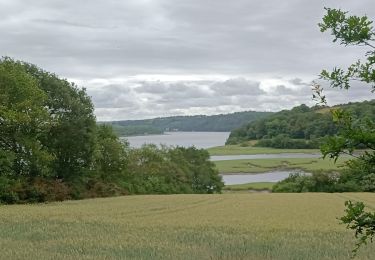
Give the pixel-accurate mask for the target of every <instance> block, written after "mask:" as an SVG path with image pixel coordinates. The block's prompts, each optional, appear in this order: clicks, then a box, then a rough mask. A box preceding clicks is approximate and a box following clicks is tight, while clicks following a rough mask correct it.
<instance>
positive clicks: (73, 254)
mask: <svg viewBox="0 0 375 260" xmlns="http://www.w3.org/2000/svg"><path fill="white" fill-rule="evenodd" d="M348 198H352V199H353V198H355V199H361V200H364V201H366V203H367V204H369V205H370V206H372V207H374V206H375V195H374V194H225V195H167V196H129V197H117V198H108V199H92V200H84V201H69V202H62V203H51V204H42V205H15V206H0V231H1V232H0V245H1V249H2V251H1V254H0V259H348V258H349V256H350V249H351V248H352V246H353V242H354V241H353V234H352V232H349V231H347V230H346V229H345V227H344V226H343V225H339V224H338V220H337V219H336V218H337V217H339V216H341V215H342V214H343V209H344V206H343V205H344V201H345V200H346V199H348ZM374 249H375V247H374V245H371V244H370V245H369V246H367V247H364V248H363V249H362V250H361V251H360V252H359V258H360V259H373V252H374Z"/></svg>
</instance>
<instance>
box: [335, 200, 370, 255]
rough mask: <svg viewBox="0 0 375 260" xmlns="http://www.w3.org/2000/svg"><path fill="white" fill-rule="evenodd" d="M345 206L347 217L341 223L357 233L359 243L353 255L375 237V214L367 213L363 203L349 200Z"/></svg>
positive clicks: (342, 218)
mask: <svg viewBox="0 0 375 260" xmlns="http://www.w3.org/2000/svg"><path fill="white" fill-rule="evenodd" d="M345 206H346V207H347V208H346V209H345V213H346V215H345V216H343V217H341V221H342V223H344V224H347V228H349V229H353V230H354V231H355V237H356V238H358V242H357V244H356V247H355V248H354V249H353V253H354V254H356V253H357V251H358V249H359V248H360V246H361V245H363V244H367V240H370V241H371V242H372V240H373V237H374V236H375V212H366V211H365V204H363V202H356V203H353V202H351V201H350V200H349V201H346V202H345Z"/></svg>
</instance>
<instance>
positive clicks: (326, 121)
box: [226, 100, 375, 148]
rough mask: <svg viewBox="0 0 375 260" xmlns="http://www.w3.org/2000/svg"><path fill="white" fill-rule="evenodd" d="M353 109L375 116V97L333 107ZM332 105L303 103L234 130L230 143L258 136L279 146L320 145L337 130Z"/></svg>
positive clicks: (259, 142)
mask: <svg viewBox="0 0 375 260" xmlns="http://www.w3.org/2000/svg"><path fill="white" fill-rule="evenodd" d="M338 107H340V108H342V109H345V110H349V111H351V113H352V116H353V117H354V118H358V119H361V120H364V119H366V118H369V119H371V120H373V121H374V120H375V100H371V101H363V102H357V103H348V104H343V105H338V106H334V107H333V108H338ZM330 109H331V108H329V107H318V106H315V107H311V108H310V107H308V106H306V105H300V106H297V107H294V108H292V109H291V110H283V111H280V112H277V113H274V114H272V115H270V116H268V117H266V118H262V119H258V120H255V121H252V122H249V123H248V124H246V125H244V126H242V127H239V128H236V129H234V130H232V131H231V133H230V136H229V138H228V140H227V142H226V143H227V144H239V143H243V145H246V143H248V141H250V140H257V145H258V146H267V147H275V148H317V147H319V143H320V140H321V138H323V137H325V136H331V135H334V134H336V133H337V127H336V125H335V124H334V122H333V119H332V114H331V113H329V111H330Z"/></svg>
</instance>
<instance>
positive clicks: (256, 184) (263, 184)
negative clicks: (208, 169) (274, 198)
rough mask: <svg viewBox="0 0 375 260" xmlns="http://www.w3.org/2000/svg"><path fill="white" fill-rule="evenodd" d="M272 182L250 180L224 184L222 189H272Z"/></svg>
mask: <svg viewBox="0 0 375 260" xmlns="http://www.w3.org/2000/svg"><path fill="white" fill-rule="evenodd" d="M273 185H275V183H274V182H252V183H245V184H235V185H226V186H225V187H224V188H223V189H224V190H229V191H247V190H256V191H257V190H272V187H273Z"/></svg>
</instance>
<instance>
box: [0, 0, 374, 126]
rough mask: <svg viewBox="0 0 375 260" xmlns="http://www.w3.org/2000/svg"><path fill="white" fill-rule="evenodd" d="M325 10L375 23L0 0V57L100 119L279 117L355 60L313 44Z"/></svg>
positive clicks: (363, 91) (282, 7)
mask: <svg viewBox="0 0 375 260" xmlns="http://www.w3.org/2000/svg"><path fill="white" fill-rule="evenodd" d="M325 6H326V7H332V8H342V9H343V10H348V11H350V12H351V13H353V14H358V15H363V14H367V15H368V16H369V17H370V18H371V19H373V20H374V19H375V2H374V0H357V1H353V0H346V1H344V0H336V1H319V0H314V1H312V0H285V1H279V0H273V1H270V0H264V1H255V0H234V1H228V0H106V1H103V0H102V1H100V0H74V1H73V0H53V1H51V0H33V1H26V0H0V35H1V37H0V55H1V56H10V57H12V58H15V59H20V60H24V61H27V62H31V63H34V64H37V65H38V66H40V67H42V68H44V69H46V70H48V71H52V72H55V73H56V74H58V75H59V76H61V77H64V78H67V79H68V80H70V81H74V82H76V83H78V84H79V85H80V86H82V87H86V88H87V92H88V93H89V95H90V96H91V97H92V99H93V102H94V105H95V113H96V115H97V118H98V120H120V119H143V118H152V117H160V116H171V115H192V114H219V113H230V112H236V111H244V110H256V111H278V110H280V109H284V108H291V107H293V106H295V105H298V104H302V103H305V104H309V105H312V104H313V101H311V95H312V94H311V87H310V82H311V80H313V79H316V78H317V75H318V74H319V73H320V71H321V69H323V68H327V69H331V68H333V67H334V66H336V65H338V66H347V65H349V64H350V63H352V62H353V61H355V60H357V59H358V58H361V57H363V53H364V50H363V49H359V48H356V47H343V46H339V45H338V44H334V43H332V38H331V37H330V35H329V33H325V34H322V33H320V31H319V28H318V26H317V23H318V22H320V20H321V18H322V16H323V15H324V9H323V8H324V7H325ZM326 89H327V91H326V94H327V97H328V102H329V103H330V104H336V103H344V102H348V101H357V100H364V99H370V98H371V95H373V94H370V89H369V88H368V87H366V86H360V85H358V86H355V87H354V88H352V90H350V91H334V90H330V89H328V88H326Z"/></svg>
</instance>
